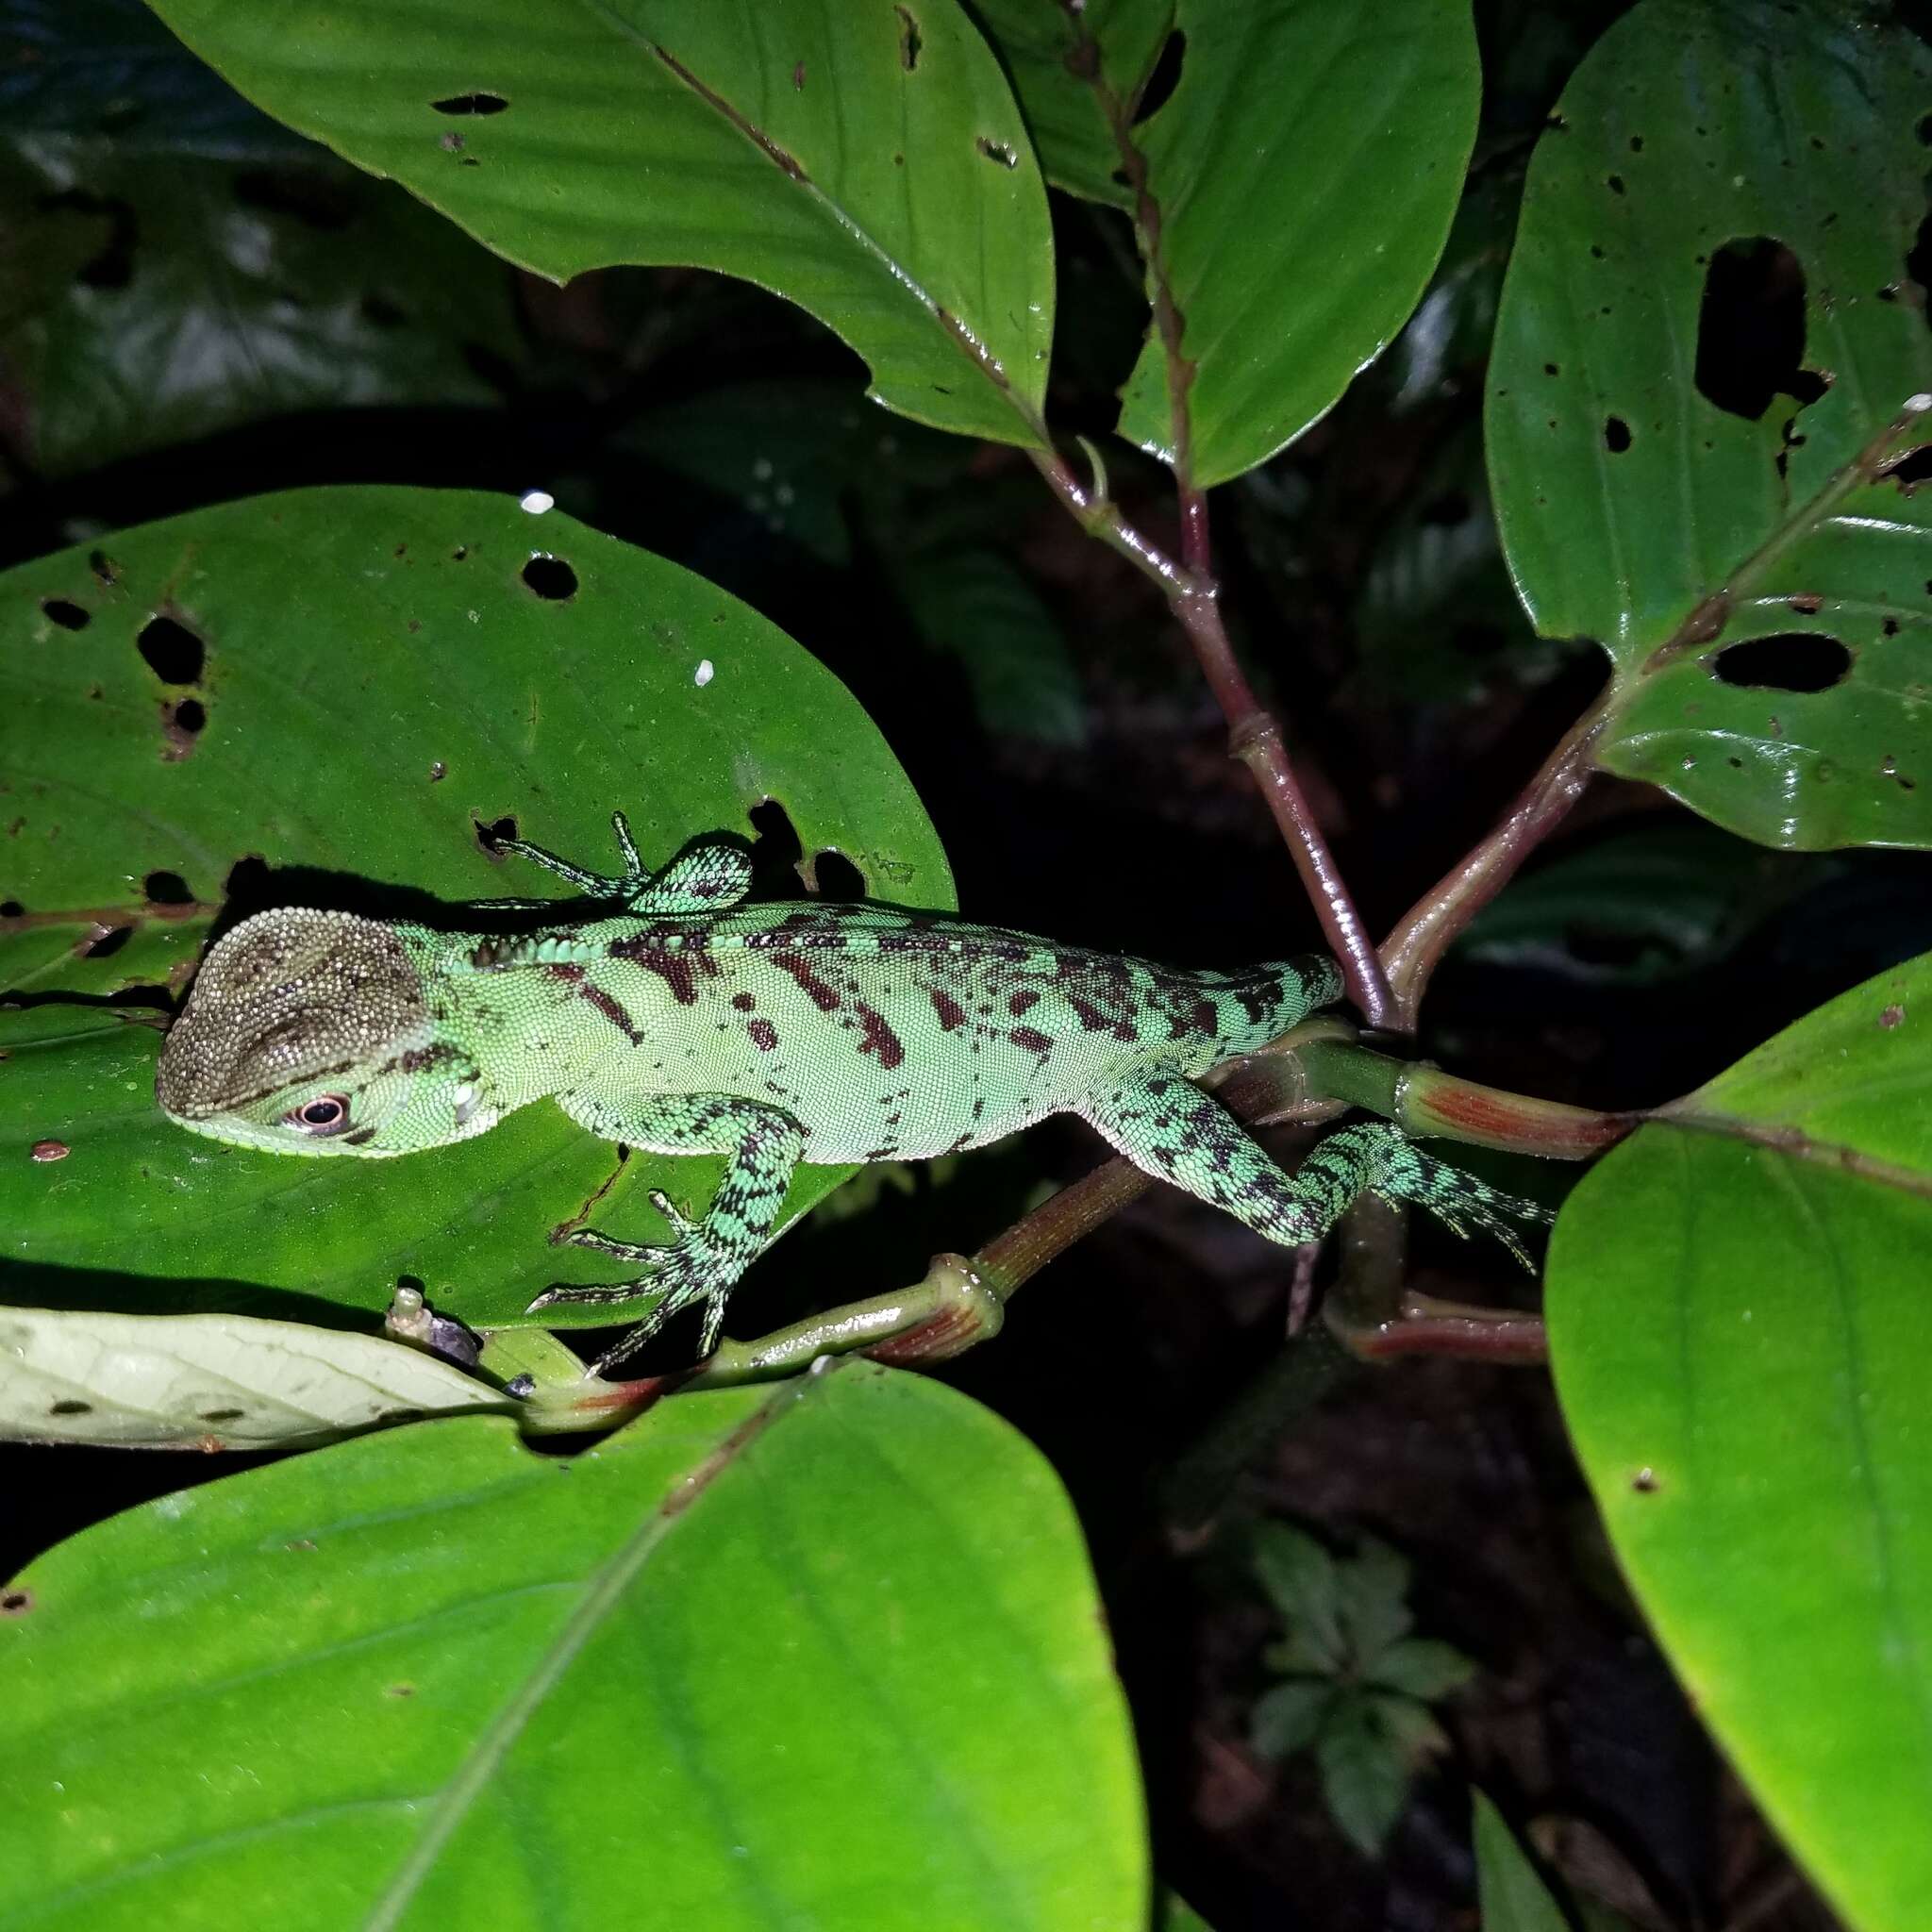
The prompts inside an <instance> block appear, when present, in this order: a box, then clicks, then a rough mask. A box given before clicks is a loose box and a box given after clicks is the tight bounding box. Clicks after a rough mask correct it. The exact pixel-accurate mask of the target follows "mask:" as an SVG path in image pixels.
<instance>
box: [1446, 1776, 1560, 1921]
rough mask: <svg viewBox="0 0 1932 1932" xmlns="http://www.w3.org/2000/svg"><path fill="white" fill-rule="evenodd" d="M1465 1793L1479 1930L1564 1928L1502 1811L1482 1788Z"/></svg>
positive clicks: (1553, 1903) (1554, 1902)
mask: <svg viewBox="0 0 1932 1932" xmlns="http://www.w3.org/2000/svg"><path fill="white" fill-rule="evenodd" d="M1469 1796H1470V1811H1471V1824H1472V1826H1473V1831H1474V1839H1475V1879H1476V1891H1477V1895H1478V1898H1479V1900H1480V1902H1481V1906H1482V1915H1483V1926H1482V1932H1569V1922H1568V1921H1567V1920H1566V1919H1565V1918H1564V1917H1563V1914H1562V1913H1561V1912H1560V1911H1559V1910H1558V1909H1557V1902H1556V1900H1555V1899H1553V1898H1552V1897H1551V1896H1550V1894H1549V1891H1548V1890H1546V1888H1545V1887H1544V1885H1543V1882H1542V1880H1541V1878H1539V1877H1538V1876H1537V1873H1536V1867H1535V1866H1534V1865H1532V1864H1531V1863H1530V1862H1529V1858H1528V1857H1527V1856H1526V1855H1525V1853H1524V1849H1523V1847H1522V1846H1521V1845H1519V1844H1518V1843H1517V1842H1516V1840H1515V1839H1514V1837H1512V1836H1511V1834H1510V1830H1509V1827H1508V1826H1507V1824H1504V1823H1503V1818H1502V1814H1501V1813H1500V1812H1499V1811H1498V1810H1497V1809H1496V1807H1494V1806H1493V1805H1492V1804H1491V1803H1490V1801H1489V1799H1487V1798H1486V1797H1484V1795H1483V1794H1482V1792H1480V1791H1472V1792H1471V1793H1470V1794H1469Z"/></svg>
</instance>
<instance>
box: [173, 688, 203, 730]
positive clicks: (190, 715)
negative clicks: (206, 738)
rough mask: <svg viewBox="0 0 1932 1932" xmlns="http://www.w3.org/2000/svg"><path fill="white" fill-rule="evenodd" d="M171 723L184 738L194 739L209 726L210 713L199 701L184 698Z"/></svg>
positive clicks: (176, 707) (177, 707) (176, 708)
mask: <svg viewBox="0 0 1932 1932" xmlns="http://www.w3.org/2000/svg"><path fill="white" fill-rule="evenodd" d="M170 722H171V723H172V724H173V725H174V727H175V730H176V731H177V732H179V733H181V734H182V735H183V736H184V737H187V738H192V737H194V736H195V735H196V734H197V733H198V732H200V731H201V730H202V728H203V727H204V726H205V725H206V724H208V712H207V710H206V708H204V707H203V706H202V704H201V702H200V700H199V699H196V698H183V699H182V700H181V702H180V703H179V704H178V705H176V706H175V711H174V716H173V718H172V720H171V721H170Z"/></svg>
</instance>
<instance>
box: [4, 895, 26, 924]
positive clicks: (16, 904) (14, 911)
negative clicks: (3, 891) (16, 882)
mask: <svg viewBox="0 0 1932 1932" xmlns="http://www.w3.org/2000/svg"><path fill="white" fill-rule="evenodd" d="M25 916H26V908H25V906H23V905H22V904H21V903H20V901H19V900H18V899H0V919H23V918H25Z"/></svg>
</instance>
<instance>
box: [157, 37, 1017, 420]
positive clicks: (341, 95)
mask: <svg viewBox="0 0 1932 1932" xmlns="http://www.w3.org/2000/svg"><path fill="white" fill-rule="evenodd" d="M155 10H156V11H157V12H158V13H159V14H160V16H161V18H162V19H163V20H165V21H166V22H167V23H168V24H169V25H171V26H172V27H174V28H175V31H176V32H177V33H179V34H180V36H181V37H182V39H183V40H185V41H186V42H188V44H189V45H190V46H191V47H192V48H193V49H194V50H195V52H197V53H198V54H200V55H201V56H202V57H203V58H205V59H207V60H208V62H210V64H212V65H213V66H214V67H216V68H217V69H219V70H220V71H221V72H222V73H223V74H224V75H226V76H227V78H228V79H229V80H231V81H233V82H234V84H235V85H236V86H237V87H238V88H240V89H241V90H242V92H243V93H244V94H246V95H247V96H248V97H249V99H251V100H253V101H255V102H257V103H258V104H259V105H260V106H262V107H264V108H267V109H268V110H269V111H270V112H271V113H273V114H275V115H276V116H277V117H279V118H280V119H282V120H284V121H286V122H288V123H289V124H290V125H291V126H294V127H298V128H300V129H301V130H302V131H303V132H304V133H305V134H310V135H313V136H314V137H315V138H316V139H317V140H319V141H324V142H327V143H328V144H329V145H330V146H331V147H333V148H335V149H337V150H338V151H339V152H340V153H341V154H343V155H345V156H347V157H348V158H349V159H351V160H353V161H355V162H357V163H358V165H360V166H362V167H365V168H367V169H369V170H370V172H371V173H373V174H376V175H393V176H394V177H395V178H396V179H397V180H398V181H401V182H402V183H403V184H404V185H405V186H406V187H408V189H410V190H411V191H412V192H414V193H416V194H419V195H421V196H422V198H423V199H424V200H425V201H426V202H428V203H429V204H430V206H431V207H432V208H441V210H442V211H443V212H444V213H445V214H447V215H449V216H451V217H452V219H454V220H455V221H456V222H458V224H460V225H462V226H463V227H465V228H467V229H468V230H469V231H470V232H471V233H472V234H474V235H475V236H476V237H477V238H478V240H480V241H482V242H485V243H487V244H488V245H489V246H490V247H491V248H493V249H495V250H496V252H497V253H498V254H500V255H504V256H507V257H508V258H509V259H510V260H512V261H514V262H517V263H519V264H521V265H522V266H524V267H525V268H530V269H534V270H536V271H537V272H538V273H540V274H541V275H549V276H552V277H554V278H555V279H557V280H559V281H561V280H564V279H567V278H568V277H569V276H571V275H576V274H578V273H580V272H581V271H583V270H585V269H588V268H595V267H598V266H601V265H605V264H609V263H614V262H676V263H687V264H691V265H693V266H697V267H703V268H714V269H721V270H723V271H724V272H725V273H726V274H729V275H741V276H743V277H744V278H745V279H747V280H749V281H753V282H757V283H758V284H759V285H760V286H761V287H763V288H767V289H771V290H773V291H775V292H776V293H778V294H780V295H784V296H787V297H789V298H790V299H791V300H792V301H794V302H796V303H798V304H799V305H800V306H801V307H802V308H807V309H808V310H810V312H811V313H812V314H814V315H816V316H817V317H818V318H819V320H820V321H822V322H824V324H826V325H828V326H829V327H831V328H833V329H835V330H837V331H838V333H839V334H840V335H841V336H842V337H844V339H845V340H846V341H848V342H850V343H851V344H852V346H853V347H854V348H855V349H857V350H858V353H859V354H860V355H861V356H863V357H864V358H865V359H866V361H867V362H868V363H869V364H870V365H871V367H872V375H873V393H874V395H875V396H876V397H877V398H878V399H879V400H880V401H881V402H883V403H885V404H886V405H887V406H888V407H889V408H894V409H897V410H900V411H901V412H902V413H904V414H906V415H908V416H912V417H915V418H917V419H918V420H919V421H921V422H924V423H931V424H934V425H937V426H938V427H940V428H942V429H951V430H956V431H958V432H961V433H963V434H966V435H973V436H986V437H991V438H993V439H994V440H996V441H1004V442H1021V443H1031V442H1037V441H1040V439H1041V433H1042V432H1041V428H1040V416H1041V403H1042V399H1043V397H1044V393H1045V386H1046V365H1047V357H1048V352H1049V349H1050V347H1051V344H1052V341H1053V247H1052V238H1051V232H1050V229H1049V226H1048V223H1047V213H1046V195H1045V191H1044V189H1043V187H1042V185H1041V178H1040V170H1039V164H1038V162H1037V161H1036V160H1035V158H1034V155H1033V149H1032V146H1031V143H1030V142H1028V141H1027V139H1026V134H1025V130H1024V125H1022V122H1021V119H1020V113H1019V109H1018V108H1017V107H1016V106H1015V105H1014V102H1013V98H1012V94H1011V92H1009V91H1008V86H1007V82H1006V78H1005V76H1004V75H1002V73H1001V72H1000V68H999V65H998V62H997V61H996V60H995V59H994V58H993V55H992V51H991V48H990V47H988V45H987V44H986V42H984V41H983V40H982V39H981V38H980V37H979V35H978V34H977V33H976V32H975V31H974V28H973V26H972V25H971V24H970V23H969V22H968V20H967V18H966V16H965V14H964V13H963V12H962V11H961V10H960V8H959V7H958V4H957V0H919V4H918V6H917V7H916V8H915V7H908V6H899V5H894V4H892V0H779V4H773V0H728V4H727V0H719V4H712V5H707V6H702V7H693V6H691V5H688V4H680V0H603V4H599V5H597V6H595V7H586V6H582V5H578V4H575V0H408V4H406V5H402V6H398V5H394V4H392V0H325V4H323V5H319V6H311V7H306V8H302V9H301V10H300V11H299V12H296V13H289V12H286V11H271V12H264V11H261V10H260V9H258V8H246V7H242V8H238V7H232V6H229V5H227V4H225V0H155Z"/></svg>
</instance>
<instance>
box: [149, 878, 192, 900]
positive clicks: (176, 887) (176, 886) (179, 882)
mask: <svg viewBox="0 0 1932 1932" xmlns="http://www.w3.org/2000/svg"><path fill="white" fill-rule="evenodd" d="M141 890H142V893H143V894H144V895H145V896H146V899H147V903H148V904H149V905H150V906H192V904H193V903H194V894H193V893H192V892H191V891H189V890H188V881H187V880H186V879H184V878H183V877H182V876H181V874H179V873H178V872H151V873H149V874H148V875H147V876H146V878H144V879H142V882H141Z"/></svg>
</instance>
